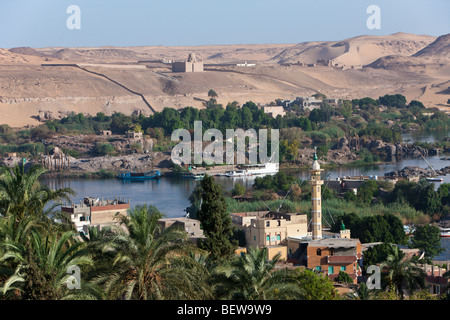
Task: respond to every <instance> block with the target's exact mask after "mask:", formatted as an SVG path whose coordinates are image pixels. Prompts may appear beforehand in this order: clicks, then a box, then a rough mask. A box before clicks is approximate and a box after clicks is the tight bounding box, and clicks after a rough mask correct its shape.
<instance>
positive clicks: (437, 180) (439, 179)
mask: <svg viewBox="0 0 450 320" xmlns="http://www.w3.org/2000/svg"><path fill="white" fill-rule="evenodd" d="M427 180H428V181H431V182H442V181H444V179H442V178H427Z"/></svg>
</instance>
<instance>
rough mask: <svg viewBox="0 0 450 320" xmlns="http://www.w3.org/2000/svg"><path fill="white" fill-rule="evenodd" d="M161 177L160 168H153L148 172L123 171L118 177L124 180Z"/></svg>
mask: <svg viewBox="0 0 450 320" xmlns="http://www.w3.org/2000/svg"><path fill="white" fill-rule="evenodd" d="M160 177H161V172H159V170H153V171H148V172H121V173H119V174H118V175H117V176H116V178H117V179H123V180H138V181H141V180H149V179H159V178H160Z"/></svg>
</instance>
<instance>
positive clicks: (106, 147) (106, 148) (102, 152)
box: [94, 142, 116, 156]
mask: <svg viewBox="0 0 450 320" xmlns="http://www.w3.org/2000/svg"><path fill="white" fill-rule="evenodd" d="M94 153H95V154H96V155H98V156H106V155H114V154H115V153H116V150H115V149H114V146H113V145H112V144H110V143H107V142H105V143H98V144H96V145H95V147H94Z"/></svg>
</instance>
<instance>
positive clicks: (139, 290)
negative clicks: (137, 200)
mask: <svg viewBox="0 0 450 320" xmlns="http://www.w3.org/2000/svg"><path fill="white" fill-rule="evenodd" d="M162 217H163V215H162V214H161V213H160V212H159V210H158V209H157V208H156V207H154V206H151V205H150V206H147V205H146V204H145V205H142V206H136V207H135V208H134V209H133V210H132V211H130V214H129V215H128V216H126V217H124V216H122V217H121V218H120V219H121V227H123V229H124V230H122V229H121V228H118V229H117V230H116V233H115V234H114V235H113V236H112V237H111V238H110V241H107V242H105V246H107V247H108V248H109V249H108V252H109V253H110V254H111V255H112V259H111V267H112V268H111V269H110V270H109V271H107V272H102V273H101V274H99V275H97V276H96V277H94V278H93V279H94V282H95V283H96V284H98V285H100V286H102V287H103V288H104V290H105V293H106V295H107V298H108V299H139V300H149V299H203V298H208V297H209V296H210V294H209V292H208V287H207V286H206V285H205V284H204V283H205V281H204V280H203V279H206V278H207V270H206V268H205V266H204V265H202V264H201V263H199V262H197V261H196V260H195V259H194V258H193V256H192V255H190V253H191V252H192V251H193V250H195V249H196V248H195V246H194V245H193V244H192V243H190V242H187V241H185V240H186V239H187V234H186V232H185V231H184V230H181V229H179V228H173V227H170V228H167V229H165V230H161V228H160V227H159V224H158V219H160V218H162Z"/></svg>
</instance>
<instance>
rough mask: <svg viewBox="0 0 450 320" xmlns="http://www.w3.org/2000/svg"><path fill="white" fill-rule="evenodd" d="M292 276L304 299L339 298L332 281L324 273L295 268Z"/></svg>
mask: <svg viewBox="0 0 450 320" xmlns="http://www.w3.org/2000/svg"><path fill="white" fill-rule="evenodd" d="M294 277H295V278H296V279H297V280H298V282H299V286H300V287H301V288H302V298H303V299H305V300H336V299H339V295H338V294H337V291H336V289H335V288H334V286H333V282H331V280H330V279H328V277H327V276H326V275H324V274H317V273H315V272H314V271H311V270H307V269H301V268H297V269H296V270H295V275H294Z"/></svg>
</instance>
